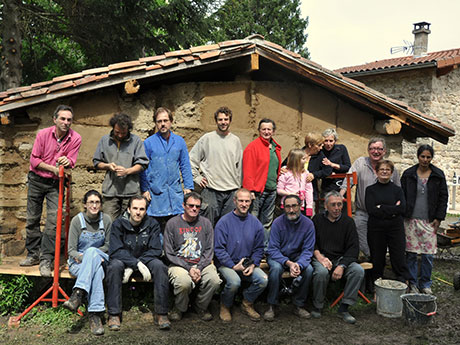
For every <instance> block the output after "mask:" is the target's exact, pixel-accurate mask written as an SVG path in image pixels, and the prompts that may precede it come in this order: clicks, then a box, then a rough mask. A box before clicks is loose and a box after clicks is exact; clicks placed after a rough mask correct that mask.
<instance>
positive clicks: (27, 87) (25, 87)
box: [6, 85, 32, 95]
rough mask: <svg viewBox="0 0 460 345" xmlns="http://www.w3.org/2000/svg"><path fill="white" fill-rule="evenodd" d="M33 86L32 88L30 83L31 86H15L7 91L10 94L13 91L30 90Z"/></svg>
mask: <svg viewBox="0 0 460 345" xmlns="http://www.w3.org/2000/svg"><path fill="white" fill-rule="evenodd" d="M31 88H32V86H30V85H29V86H20V87H13V88H11V89H7V90H6V92H8V94H9V95H11V94H13V93H17V92H23V91H27V90H30V89H31Z"/></svg>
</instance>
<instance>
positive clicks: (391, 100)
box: [388, 97, 409, 109]
mask: <svg viewBox="0 0 460 345" xmlns="http://www.w3.org/2000/svg"><path fill="white" fill-rule="evenodd" d="M388 100H389V101H390V102H391V103H394V104H396V105H399V106H400V107H402V108H404V109H408V108H409V104H407V103H406V102H403V101H400V100H399V99H394V98H391V97H388Z"/></svg>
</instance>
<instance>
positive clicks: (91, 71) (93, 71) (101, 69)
mask: <svg viewBox="0 0 460 345" xmlns="http://www.w3.org/2000/svg"><path fill="white" fill-rule="evenodd" d="M108 71H109V68H108V67H98V68H91V69H87V70H84V71H83V72H81V73H83V74H84V75H87V74H99V73H105V72H108Z"/></svg>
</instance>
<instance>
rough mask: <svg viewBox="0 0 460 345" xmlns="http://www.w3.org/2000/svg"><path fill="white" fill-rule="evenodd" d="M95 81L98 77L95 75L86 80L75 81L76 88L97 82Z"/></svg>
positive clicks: (85, 78) (87, 77)
mask: <svg viewBox="0 0 460 345" xmlns="http://www.w3.org/2000/svg"><path fill="white" fill-rule="evenodd" d="M95 80H96V76H95V75H94V74H93V75H88V76H86V77H84V78H80V79H77V80H75V81H74V83H75V86H80V85H84V84H88V83H91V82H92V81H95Z"/></svg>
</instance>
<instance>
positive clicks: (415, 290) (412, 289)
mask: <svg viewBox="0 0 460 345" xmlns="http://www.w3.org/2000/svg"><path fill="white" fill-rule="evenodd" d="M409 293H420V290H419V289H418V287H417V285H415V284H409Z"/></svg>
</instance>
